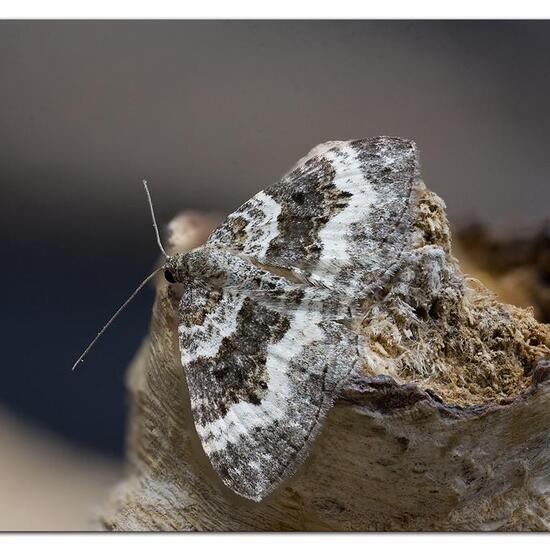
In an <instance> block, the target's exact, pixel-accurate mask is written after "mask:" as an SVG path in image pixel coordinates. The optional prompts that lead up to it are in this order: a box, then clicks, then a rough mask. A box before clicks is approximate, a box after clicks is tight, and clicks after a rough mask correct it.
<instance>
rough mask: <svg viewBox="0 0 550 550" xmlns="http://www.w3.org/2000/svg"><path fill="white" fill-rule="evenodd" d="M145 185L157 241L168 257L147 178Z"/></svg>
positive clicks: (144, 181)
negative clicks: (161, 237) (161, 238)
mask: <svg viewBox="0 0 550 550" xmlns="http://www.w3.org/2000/svg"><path fill="white" fill-rule="evenodd" d="M143 187H145V192H146V193H147V201H148V202H149V208H150V210H151V217H152V218H153V229H154V230H155V235H156V236H157V243H158V245H159V248H160V251H161V252H162V253H163V254H164V257H165V258H168V254H166V250H164V247H163V246H162V241H161V240H160V233H159V228H158V225H157V220H156V218H155V210H154V208H153V201H152V200H151V193H149V187H147V180H143Z"/></svg>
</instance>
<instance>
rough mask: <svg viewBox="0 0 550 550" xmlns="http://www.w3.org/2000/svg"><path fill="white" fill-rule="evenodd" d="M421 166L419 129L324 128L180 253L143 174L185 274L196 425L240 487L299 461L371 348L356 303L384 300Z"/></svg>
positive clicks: (170, 269)
mask: <svg viewBox="0 0 550 550" xmlns="http://www.w3.org/2000/svg"><path fill="white" fill-rule="evenodd" d="M419 178H420V176H419V171H418V164H417V160H416V148H415V145H414V143H413V142H411V141H408V140H404V139H401V138H394V137H380V138H372V139H360V140H354V141H336V142H328V143H325V144H322V145H319V146H317V147H316V148H314V149H313V150H312V151H311V152H310V153H309V154H308V155H306V156H305V157H303V158H302V159H301V160H299V161H298V163H297V164H296V165H295V166H294V168H292V169H291V170H290V171H289V172H288V173H287V174H286V175H285V176H283V177H282V179H281V180H280V181H279V182H278V183H276V184H274V185H272V186H271V187H268V188H267V189H265V190H264V191H261V192H259V193H258V194H257V195H255V196H254V197H252V198H251V199H250V200H249V201H247V202H245V203H244V204H243V205H242V206H241V207H240V208H239V209H238V210H236V211H235V212H233V213H232V214H231V215H229V216H228V217H227V219H226V220H225V221H224V222H223V223H222V224H221V225H220V226H219V227H218V228H217V229H216V230H215V231H214V232H213V233H212V234H211V235H210V237H209V238H208V240H207V242H206V243H205V244H204V245H203V246H200V247H199V248H196V249H195V250H192V251H190V252H186V253H179V254H174V255H172V256H170V255H168V254H166V252H165V251H164V248H163V247H162V243H161V241H160V237H159V234H158V229H157V225H156V221H155V218H154V213H153V206H152V202H151V199H150V196H149V192H148V190H147V186H146V191H147V195H148V198H149V204H150V207H151V213H152V216H153V225H154V227H155V231H156V234H157V240H158V244H159V246H160V248H161V250H162V252H163V254H164V255H165V262H164V265H163V266H162V268H160V269H161V270H162V271H163V272H164V276H165V279H166V281H167V282H168V284H176V283H178V284H181V285H182V287H183V294H182V297H181V301H180V303H179V307H178V314H179V327H178V337H179V348H180V352H181V363H182V367H183V371H184V376H185V379H186V382H187V385H188V388H189V395H190V399H191V409H192V413H193V419H194V424H195V427H196V431H197V434H198V436H199V438H200V441H201V443H202V447H203V449H204V452H205V453H206V455H207V456H208V458H209V460H210V463H211V464H212V467H213V468H214V470H215V471H216V472H217V474H218V475H219V477H220V478H221V480H222V481H223V483H224V484H225V485H226V486H228V487H230V488H231V489H232V490H233V491H234V492H235V493H237V494H239V495H241V496H243V497H246V498H248V499H251V500H253V501H260V500H262V499H263V498H265V497H266V496H267V495H269V494H270V493H271V492H272V491H273V490H274V489H275V488H277V487H278V486H279V485H280V484H281V483H282V482H283V481H284V480H286V479H287V478H288V477H289V476H290V475H292V474H293V473H294V472H295V471H296V469H297V468H298V467H299V466H300V465H301V464H302V463H303V461H304V460H305V458H306V457H307V455H308V452H309V451H310V449H311V445H312V443H313V441H314V440H315V438H316V436H317V434H318V433H319V430H320V428H321V425H322V423H323V420H324V418H325V417H326V415H327V412H328V411H329V409H330V408H331V406H332V405H333V403H334V400H335V398H336V397H337V395H338V393H339V391H340V390H341V388H342V387H343V385H345V383H346V381H348V380H349V379H350V377H351V376H352V375H353V374H354V372H356V371H357V370H358V369H360V367H361V365H362V364H363V362H364V361H365V358H364V357H363V355H362V345H361V339H360V336H359V334H360V332H359V331H358V330H357V328H356V326H355V325H356V323H357V313H356V312H357V311H358V309H357V308H358V304H361V303H364V302H365V300H367V301H368V300H370V301H371V302H373V301H374V302H375V301H376V293H377V291H378V290H379V289H380V288H383V286H384V282H385V281H386V280H387V279H388V277H390V276H391V274H392V273H395V271H396V270H397V269H399V265H400V259H401V256H402V255H403V253H404V252H405V251H406V250H407V248H408V247H409V246H410V239H411V225H412V223H411V200H412V199H411V194H412V190H413V187H414V186H415V184H416V183H417V181H418V180H419ZM157 271H158V270H157ZM157 271H156V272H154V273H153V274H152V275H151V276H149V277H148V278H147V279H146V281H147V280H149V279H150V278H151V277H153V276H154V275H155V274H156V273H157ZM146 281H144V282H143V283H142V284H141V285H140V286H139V287H138V289H137V290H136V292H137V291H138V290H139V289H140V288H141V287H142V286H143V285H144V284H145V282H146ZM133 295H135V293H134V294H133ZM133 295H132V297H133ZM132 297H130V299H131V298H132ZM128 301H129V300H128ZM126 303H127V302H126ZM126 303H125V304H124V305H123V306H122V307H121V308H120V309H119V310H118V311H117V312H116V314H115V316H114V317H116V315H118V313H119V312H120V311H121V310H122V309H123V308H124V306H125V305H126ZM114 317H113V318H112V319H111V321H109V323H108V324H107V325H106V326H105V327H104V329H103V330H105V329H106V328H107V326H108V325H109V324H110V323H111V322H112V320H113V319H114ZM102 332H103V331H102ZM102 332H100V334H99V335H98V337H99V336H100V335H101V333H102ZM94 342H95V340H94ZM94 342H92V344H91V345H93V343H94ZM91 345H90V346H89V348H90V347H91ZM89 348H88V349H89ZM88 349H87V350H86V351H85V352H84V354H83V356H84V355H85V354H86V353H87V351H88ZM83 356H81V358H80V359H79V360H78V361H77V363H76V364H78V362H79V361H80V360H81V359H82V357H83ZM76 364H75V366H76ZM73 368H74V367H73Z"/></svg>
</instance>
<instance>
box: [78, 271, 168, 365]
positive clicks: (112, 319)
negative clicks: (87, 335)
mask: <svg viewBox="0 0 550 550" xmlns="http://www.w3.org/2000/svg"><path fill="white" fill-rule="evenodd" d="M163 269H164V266H163V267H159V268H158V269H155V271H153V273H151V274H150V275H148V276H147V277H146V278H145V279H144V280H143V281H142V282H141V283H140V284H139V286H138V287H137V288H136V289H135V290H134V292H132V294H131V295H130V297H129V298H128V299H127V300H126V301H125V302H124V303H123V304H122V305H121V306H120V307H119V308H118V309H117V310H116V311H115V313H114V314H113V316H112V317H111V318H110V319H109V320H108V321H107V323H105V325H104V326H103V328H102V329H101V330H100V331H99V332H98V333H97V336H96V337H95V338H94V339H93V340H92V341H91V342H90V345H89V346H88V347H87V348H86V349H85V350H84V353H82V355H81V356H80V357H79V358H78V359H77V360H76V362H75V364H74V365H73V368H72V369H71V370H74V369H76V367H77V365H78V363H80V362H81V361H83V360H84V357H86V355H88V352H89V351H90V350H91V349H92V348H93V347H94V345H95V343H96V342H97V341H98V340H99V339H100V338H101V335H102V334H103V333H104V332H105V331H106V330H107V329H108V328H109V326H110V325H111V323H112V322H113V321H114V320H115V319H116V318H117V317H118V316H119V314H120V313H121V312H122V311H123V310H124V308H125V307H126V306H127V305H128V304H129V303H130V302H131V301H132V300H133V299H134V298H135V296H136V294H137V293H138V292H139V291H140V290H141V289H142V288H143V287H144V286H145V285H146V284H147V283H148V282H149V281H150V280H151V279H152V278H153V277H154V276H155V275H156V274H157V273H158V272H159V271H162V270H163Z"/></svg>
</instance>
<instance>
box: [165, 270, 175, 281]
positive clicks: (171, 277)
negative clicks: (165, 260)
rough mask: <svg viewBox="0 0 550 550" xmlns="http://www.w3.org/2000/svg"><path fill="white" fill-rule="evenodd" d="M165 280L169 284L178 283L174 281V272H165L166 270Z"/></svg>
mask: <svg viewBox="0 0 550 550" xmlns="http://www.w3.org/2000/svg"><path fill="white" fill-rule="evenodd" d="M164 278H165V279H166V280H167V281H168V282H169V283H175V282H176V279H174V276H173V275H172V272H171V271H170V270H169V269H165V270H164Z"/></svg>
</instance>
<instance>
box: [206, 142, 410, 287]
mask: <svg viewBox="0 0 550 550" xmlns="http://www.w3.org/2000/svg"><path fill="white" fill-rule="evenodd" d="M418 178H419V172H418V166H417V158H416V148H415V145H414V143H413V142H411V141H408V140H404V139H401V138H391V137H381V138H374V139H363V140H356V141H347V142H329V143H326V144H323V145H320V146H318V147H316V148H315V149H313V151H311V152H310V153H309V154H308V155H307V156H306V157H304V158H303V159H301V160H300V161H299V162H298V163H297V165H296V166H295V167H294V169H292V170H291V171H290V172H289V173H288V174H287V175H285V176H284V177H283V178H282V179H281V181H279V182H278V183H276V184H275V185H273V186H271V187H269V188H267V189H266V190H265V191H261V192H260V193H258V194H257V195H255V196H254V197H253V198H252V199H250V200H249V201H248V202H246V203H245V204H243V205H242V206H241V207H240V208H239V209H238V210H236V211H235V212H234V213H233V214H231V215H230V216H229V217H228V218H227V219H226V221H225V222H224V223H223V224H222V225H221V226H220V227H219V228H218V229H216V230H215V231H214V232H213V233H212V235H211V236H210V238H209V240H208V244H210V245H213V246H217V247H219V248H221V249H224V250H233V251H234V252H235V253H237V254H240V255H242V256H247V257H250V258H253V259H254V260H255V261H257V262H260V263H263V264H266V265H270V266H278V267H282V268H286V269H289V268H293V269H296V270H301V271H302V272H303V273H304V275H305V276H306V277H308V278H311V279H312V280H317V281H320V282H322V283H324V284H326V285H327V286H329V287H331V288H334V289H338V290H339V291H340V292H347V293H348V294H351V295H354V296H356V297H360V296H361V295H363V296H364V295H365V294H366V293H368V292H370V291H371V290H372V289H373V288H375V287H377V286H382V285H383V282H384V278H385V276H386V274H387V273H388V272H391V271H392V269H394V268H395V267H397V265H398V262H399V257H400V254H401V253H402V252H403V250H404V249H405V248H406V247H407V244H408V242H409V239H410V238H411V208H410V203H411V190H412V188H413V185H414V184H415V182H416V180H417V179H418Z"/></svg>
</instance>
